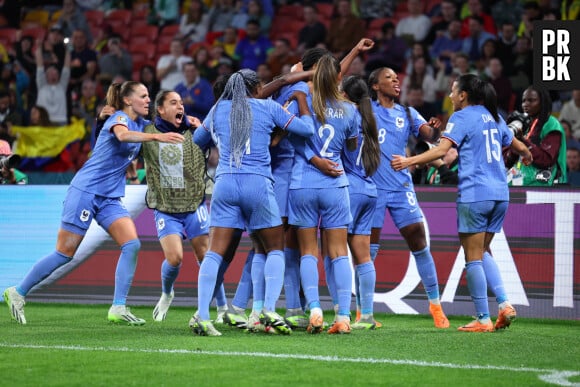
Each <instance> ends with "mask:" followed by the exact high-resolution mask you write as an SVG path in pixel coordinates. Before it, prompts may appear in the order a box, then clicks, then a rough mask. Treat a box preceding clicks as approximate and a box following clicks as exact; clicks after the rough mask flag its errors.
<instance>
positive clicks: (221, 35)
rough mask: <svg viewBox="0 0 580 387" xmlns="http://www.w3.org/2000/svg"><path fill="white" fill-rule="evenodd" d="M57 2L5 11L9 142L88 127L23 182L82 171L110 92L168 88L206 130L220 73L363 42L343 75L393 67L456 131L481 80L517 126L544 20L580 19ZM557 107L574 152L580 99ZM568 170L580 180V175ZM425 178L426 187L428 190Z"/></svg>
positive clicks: (437, 1) (332, 7) (411, 97)
mask: <svg viewBox="0 0 580 387" xmlns="http://www.w3.org/2000/svg"><path fill="white" fill-rule="evenodd" d="M45 3H48V5H43V6H38V5H35V3H34V2H26V1H15V2H3V4H2V5H1V6H0V65H1V72H0V74H1V77H0V78H1V79H0V138H1V139H3V140H6V141H8V142H9V143H10V144H11V145H14V144H13V142H14V141H15V140H16V139H17V134H16V132H17V131H12V130H11V129H10V128H11V126H17V127H20V126H24V127H26V126H35V125H42V126H59V125H65V124H67V123H70V122H71V119H72V118H73V117H77V118H82V119H84V120H85V121H84V122H85V133H84V136H82V138H79V139H77V140H76V141H74V142H73V143H72V144H65V145H66V147H63V149H62V151H61V152H60V153H59V154H58V156H57V157H52V158H47V159H43V160H42V161H38V160H36V161H35V162H25V163H23V166H22V169H24V172H26V171H49V172H63V171H70V172H76V171H77V170H78V169H79V168H80V167H81V166H82V165H83V163H84V162H85V161H86V160H87V158H88V157H89V155H90V152H91V148H92V146H91V144H92V143H93V142H94V138H92V141H91V134H92V132H93V129H94V122H95V116H96V114H97V112H98V111H99V110H100V109H101V108H102V106H103V103H104V96H105V93H106V90H107V88H108V86H109V85H110V84H111V83H112V82H120V81H124V80H137V81H141V82H143V83H144V84H145V85H147V88H148V89H149V93H150V96H151V97H152V98H153V97H154V96H155V94H156V92H157V91H158V90H159V89H167V90H176V91H177V92H178V93H179V94H180V95H181V96H182V98H183V100H184V103H185V106H186V111H187V113H188V114H192V115H195V116H196V117H198V118H200V119H202V120H203V118H204V117H205V115H206V114H207V112H208V111H209V109H210V108H211V106H212V104H213V102H214V97H213V94H212V92H211V85H212V84H213V83H214V82H215V80H216V79H217V77H219V76H220V75H224V74H231V73H232V72H234V71H236V70H238V69H240V68H250V69H252V70H256V71H257V72H258V76H259V77H260V80H261V81H262V82H264V83H267V82H269V81H271V80H272V79H273V78H275V77H278V76H279V75H281V74H285V73H287V72H288V71H289V70H290V67H291V66H292V65H293V64H295V63H296V62H297V61H298V60H299V58H300V56H301V55H302V54H303V53H304V51H305V50H306V49H308V48H312V47H325V48H327V49H328V50H330V51H331V52H332V53H333V54H334V55H335V56H336V57H337V58H339V59H341V58H342V57H343V56H344V55H345V54H346V53H347V52H348V50H350V48H351V47H353V46H354V45H356V43H357V42H358V41H359V40H360V39H361V38H363V37H368V38H371V39H373V40H374V41H375V47H374V48H373V49H372V50H371V51H369V52H368V53H365V54H364V55H361V56H360V57H359V58H356V60H355V61H353V64H352V66H351V68H350V69H349V71H348V73H347V74H345V75H349V74H358V75H361V76H362V77H363V78H365V79H366V78H367V77H368V75H369V74H370V73H371V72H372V71H373V70H374V69H376V68H378V67H382V66H387V67H390V68H392V69H394V70H395V71H396V72H397V74H398V77H399V80H400V81H401V83H402V90H401V96H400V102H401V103H402V104H404V105H409V106H412V107H414V108H416V109H417V111H419V112H420V113H421V114H422V115H424V116H426V117H430V116H437V117H439V118H440V119H441V120H442V121H443V124H445V122H446V120H447V118H448V117H449V115H450V114H451V113H452V107H451V103H450V101H449V97H448V93H449V90H450V82H451V81H452V80H453V79H454V78H455V77H457V76H458V75H460V74H464V73H472V74H476V75H478V76H480V77H481V78H483V79H486V80H489V81H490V82H491V83H492V85H493V86H494V87H495V89H496V92H497V94H498V103H499V108H500V114H501V115H502V117H504V118H507V117H508V115H509V114H510V113H511V112H513V111H514V110H519V111H521V110H522V108H521V101H522V95H523V92H524V90H525V89H526V88H527V87H528V86H529V85H530V84H531V81H532V77H533V65H532V33H533V21H535V20H576V19H577V18H578V13H579V12H580V2H578V1H552V0H532V1H518V0H515V1H511V0H503V1H491V2H482V1H480V0H466V1H456V0H430V1H419V0H399V1H393V0H360V1H354V0H350V1H349V0H336V1H334V3H332V2H304V3H302V2H296V3H288V2H273V1H272V0H264V1H258V0H239V1H234V0H215V1H213V2H212V1H202V0H182V1H179V2H159V1H144V0H125V1H113V0H107V1H104V0H100V1H99V0H93V1H80V0H77V1H75V0H63V1H62V2H61V1H60V0H59V1H55V2H53V4H52V5H51V4H50V2H45ZM67 53H70V66H67V63H68V62H67V61H66V58H67ZM38 55H41V58H40V59H39V57H38ZM550 97H551V100H552V102H551V103H552V108H551V112H552V115H553V116H554V117H556V118H559V119H560V120H561V121H563V122H564V125H563V126H564V128H565V130H567V132H566V145H567V149H571V152H570V154H574V153H575V151H576V150H580V144H579V143H578V140H580V127H579V125H580V90H576V91H574V92H566V91H564V92H551V93H550ZM45 110H46V112H45ZM39 112H40V115H41V116H42V117H43V121H42V122H40V123H39V122H38V118H37V117H38V114H39ZM39 141H40V140H39ZM413 146H414V144H413V143H410V151H413V150H414V148H413ZM26 161H29V160H26ZM568 169H569V173H570V174H572V176H571V178H570V179H568V180H570V182H571V183H572V184H575V183H576V182H577V181H578V178H577V177H575V176H576V175H577V174H578V171H577V167H576V166H575V165H574V163H572V164H571V165H569V168H568ZM421 174H422V173H421V172H419V173H418V174H417V176H419V177H418V178H417V180H416V182H418V183H420V182H421V181H424V182H428V180H426V179H422V180H421V178H420V176H421Z"/></svg>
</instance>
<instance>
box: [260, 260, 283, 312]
mask: <svg viewBox="0 0 580 387" xmlns="http://www.w3.org/2000/svg"><path fill="white" fill-rule="evenodd" d="M284 261H285V259H284V252H282V250H272V251H270V252H269V253H268V258H267V259H266V265H265V266H264V280H265V282H266V291H265V295H264V309H265V310H267V311H268V312H275V311H276V301H277V300H278V298H280V293H281V292H282V287H283V285H284V266H285V262H284Z"/></svg>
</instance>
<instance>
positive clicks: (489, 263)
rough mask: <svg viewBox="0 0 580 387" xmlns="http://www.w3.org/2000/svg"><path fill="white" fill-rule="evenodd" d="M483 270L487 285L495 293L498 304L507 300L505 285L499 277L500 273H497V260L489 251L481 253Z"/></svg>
mask: <svg viewBox="0 0 580 387" xmlns="http://www.w3.org/2000/svg"><path fill="white" fill-rule="evenodd" d="M482 263H483V271H485V278H486V279H487V286H489V288H490V289H491V291H492V292H493V294H495V299H496V300H497V303H498V304H501V303H502V302H505V301H507V300H508V298H507V295H506V293H505V287H504V286H503V280H502V279H501V274H500V273H499V267H498V266H497V262H496V261H495V259H493V257H492V256H491V254H490V253H488V252H484V253H483V260H482Z"/></svg>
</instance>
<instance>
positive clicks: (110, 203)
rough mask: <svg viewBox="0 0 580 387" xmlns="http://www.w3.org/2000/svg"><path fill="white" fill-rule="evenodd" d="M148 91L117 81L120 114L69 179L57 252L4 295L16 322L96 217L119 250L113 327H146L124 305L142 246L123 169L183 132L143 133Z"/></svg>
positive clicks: (112, 93)
mask: <svg viewBox="0 0 580 387" xmlns="http://www.w3.org/2000/svg"><path fill="white" fill-rule="evenodd" d="M149 102H150V99H149V93H148V92H147V88H146V87H145V86H144V85H142V84H141V83H139V82H133V81H128V82H124V83H123V84H119V83H115V84H113V85H111V86H110V87H109V89H108V91H107V105H110V106H113V107H114V108H115V109H116V110H117V111H116V112H115V113H114V114H113V115H112V116H111V117H109V119H107V121H106V122H105V125H104V127H103V130H101V131H100V133H99V137H98V139H97V143H96V145H95V149H94V150H93V156H92V157H91V158H90V159H89V160H88V161H87V162H86V163H85V164H84V165H83V167H82V168H81V169H80V170H79V171H78V172H77V173H76V175H75V177H74V178H73V180H72V181H71V184H70V187H69V189H68V192H67V195H66V198H65V200H64V208H63V212H62V222H61V226H60V230H59V232H58V239H57V242H56V250H55V251H54V252H52V253H51V254H49V255H47V256H46V257H44V258H42V259H41V260H40V261H38V262H37V263H36V264H35V265H34V266H33V267H32V269H31V270H30V271H29V272H28V274H27V275H26V277H25V278H24V279H23V280H22V282H20V284H18V286H16V287H11V288H8V289H6V290H5V291H4V300H5V301H6V303H7V304H8V307H9V308H10V313H11V315H12V318H13V319H14V320H16V321H17V322H19V323H21V324H26V318H25V316H24V297H25V296H26V295H27V294H28V292H29V291H30V289H32V288H33V287H34V286H35V285H37V284H39V283H40V282H41V281H42V280H44V279H45V278H46V277H48V276H49V275H50V274H51V273H52V272H54V271H55V270H56V269H58V268H59V267H60V266H62V265H64V264H66V263H68V262H69V261H70V260H71V259H72V258H73V256H74V254H75V252H76V251H77V248H78V247H79V245H80V244H81V242H82V240H83V238H84V236H85V234H86V232H87V230H88V228H89V226H90V224H91V221H92V220H93V218H94V219H95V221H96V222H97V223H98V224H99V225H100V226H101V227H103V228H104V229H105V230H106V231H107V232H108V233H109V234H110V235H111V237H112V238H113V240H115V242H116V243H117V244H118V245H119V246H120V247H121V255H120V257H119V261H118V263H117V269H116V272H115V293H114V297H113V305H112V306H111V308H110V309H109V314H108V319H109V321H112V322H115V323H126V324H129V325H143V324H145V320H143V319H142V318H139V317H136V316H135V315H133V314H132V313H131V312H130V311H129V308H127V307H126V306H125V304H126V300H127V295H128V293H129V289H130V287H131V282H132V281H133V275H134V274H135V268H136V266H137V253H138V252H139V249H140V247H141V243H140V242H139V239H138V237H137V230H136V228H135V223H134V222H133V220H132V219H131V217H130V215H129V213H128V212H127V210H126V209H125V207H124V205H123V203H122V202H121V198H122V197H123V196H125V171H126V170H127V167H128V166H129V164H130V163H131V162H132V161H133V159H135V158H136V157H137V155H138V154H139V150H140V148H141V143H142V142H150V141H158V142H166V143H171V144H177V143H180V142H182V141H183V136H182V135H181V134H179V133H173V132H168V133H155V134H151V133H143V128H144V127H145V125H146V124H148V122H149V121H147V120H145V119H143V117H144V116H146V115H147V114H148V113H149Z"/></svg>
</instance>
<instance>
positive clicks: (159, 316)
mask: <svg viewBox="0 0 580 387" xmlns="http://www.w3.org/2000/svg"><path fill="white" fill-rule="evenodd" d="M173 297H174V293H173V290H172V291H171V293H169V294H167V293H161V298H160V299H159V301H158V302H157V305H155V309H153V320H154V321H163V320H165V317H167V311H168V310H169V306H170V305H171V302H172V301H173Z"/></svg>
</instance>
